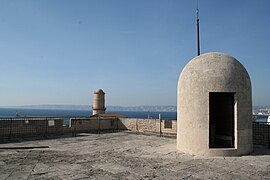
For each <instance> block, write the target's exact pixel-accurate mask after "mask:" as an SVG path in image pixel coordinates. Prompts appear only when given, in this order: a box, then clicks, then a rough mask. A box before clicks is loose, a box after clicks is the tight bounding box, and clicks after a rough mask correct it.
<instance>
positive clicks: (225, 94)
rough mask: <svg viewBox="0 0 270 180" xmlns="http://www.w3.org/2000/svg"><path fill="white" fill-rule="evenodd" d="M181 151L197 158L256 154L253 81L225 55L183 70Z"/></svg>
mask: <svg viewBox="0 0 270 180" xmlns="http://www.w3.org/2000/svg"><path fill="white" fill-rule="evenodd" d="M177 96H178V99H177V149H178V150H180V151H182V152H185V153H189V154H195V155H209V156H237V155H243V154H249V153H250V152H252V150H253V147H252V94H251V81H250V78H249V75H248V72H247V71H246V69H245V68H244V66H243V65H242V64H241V63H240V62H239V61H237V60H236V59H235V58H233V57H231V56H229V55H226V54H224V53H220V52H212V53H206V54H203V55H200V56H198V57H195V58H194V59H192V60H191V61H190V62H189V63H188V64H187V65H186V66H185V67H184V69H183V71H182V73H181V75H180V77H179V80H178V90H177Z"/></svg>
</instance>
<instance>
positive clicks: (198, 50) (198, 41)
mask: <svg viewBox="0 0 270 180" xmlns="http://www.w3.org/2000/svg"><path fill="white" fill-rule="evenodd" d="M196 14H197V18H196V19H197V53H198V56H199V55H200V54H201V52H200V20H199V1H198V0H197V10H196Z"/></svg>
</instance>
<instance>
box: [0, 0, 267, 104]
mask: <svg viewBox="0 0 270 180" xmlns="http://www.w3.org/2000/svg"><path fill="white" fill-rule="evenodd" d="M199 4H200V22H201V25H200V28H201V48H202V53H205V52H210V51H221V52H225V53H228V54H230V55H232V56H234V57H236V58H237V59H238V60H239V61H240V62H241V63H242V64H243V65H244V66H245V67H246V69H247V70H248V72H249V75H250V77H251V80H252V85H253V105H270V91H269V89H270V83H269V81H270V60H269V57H270V1H269V0H229V1H228V0H223V1H222V0H219V1H217V0H201V1H200V3H199ZM195 10H196V0H76V1H75V0H1V1H0V106H11V105H34V104H81V105H91V104H92V95H93V91H94V90H95V89H97V88H102V89H103V90H104V91H105V92H106V104H107V105H120V106H136V105H176V96H177V81H178V77H179V75H180V72H181V70H182V69H183V67H184V66H185V64H186V63H187V62H188V61H189V60H190V59H192V58H193V57H195V56H196V21H195V20H196V19H195V18H196V14H195Z"/></svg>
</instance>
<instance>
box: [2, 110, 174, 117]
mask: <svg viewBox="0 0 270 180" xmlns="http://www.w3.org/2000/svg"><path fill="white" fill-rule="evenodd" d="M106 113H116V114H121V115H124V116H127V117H130V118H154V119H155V118H159V114H160V115H161V118H162V119H176V112H150V111H106ZM91 114H92V111H91V110H59V109H16V108H0V118H11V117H15V116H16V115H19V116H21V117H29V116H56V117H86V116H89V115H91Z"/></svg>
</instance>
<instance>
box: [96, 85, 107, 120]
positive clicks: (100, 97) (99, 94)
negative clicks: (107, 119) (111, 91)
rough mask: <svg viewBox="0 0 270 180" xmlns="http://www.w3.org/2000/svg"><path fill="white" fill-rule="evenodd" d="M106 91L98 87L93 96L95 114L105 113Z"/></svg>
mask: <svg viewBox="0 0 270 180" xmlns="http://www.w3.org/2000/svg"><path fill="white" fill-rule="evenodd" d="M105 110H106V108H105V93H104V91H103V90H102V89H97V90H96V91H95V92H94V97H93V115H95V114H105Z"/></svg>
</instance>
